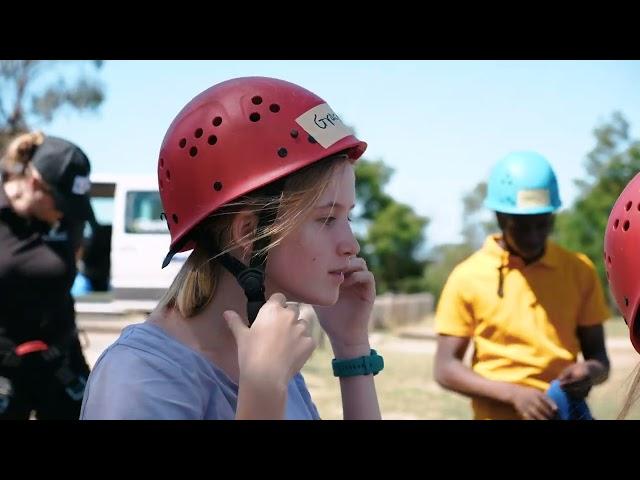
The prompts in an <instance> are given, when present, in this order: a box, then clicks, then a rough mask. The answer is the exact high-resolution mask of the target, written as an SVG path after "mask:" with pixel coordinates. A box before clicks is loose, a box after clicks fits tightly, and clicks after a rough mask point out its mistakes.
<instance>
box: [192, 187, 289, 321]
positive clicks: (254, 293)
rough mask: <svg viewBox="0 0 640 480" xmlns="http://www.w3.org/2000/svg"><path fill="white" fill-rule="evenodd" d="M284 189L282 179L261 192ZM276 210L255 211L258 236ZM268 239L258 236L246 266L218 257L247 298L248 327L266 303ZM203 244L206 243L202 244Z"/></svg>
mask: <svg viewBox="0 0 640 480" xmlns="http://www.w3.org/2000/svg"><path fill="white" fill-rule="evenodd" d="M283 190H284V180H280V181H276V182H274V183H272V184H271V185H269V186H268V188H267V189H263V191H262V193H263V194H264V195H267V196H272V197H275V196H278V195H280V194H281V193H282V191H283ZM277 213H278V211H277V209H276V208H268V209H264V210H261V211H260V212H258V225H257V228H256V231H257V232H258V234H259V235H261V234H262V233H263V232H264V231H265V229H266V228H268V227H269V226H271V225H273V222H275V220H276V216H277ZM270 241H271V238H270V237H269V236H265V237H261V238H260V239H258V240H256V241H255V242H254V243H253V252H252V254H251V260H250V261H249V266H246V265H245V264H244V263H242V262H241V261H240V260H238V259H237V258H235V257H233V256H232V255H230V254H229V253H223V254H222V255H220V256H219V257H217V259H218V261H219V262H220V264H221V265H222V266H223V267H224V268H226V269H227V270H228V271H229V273H231V274H232V275H233V276H234V277H235V278H236V280H237V281H238V283H239V284H240V286H241V287H242V290H243V291H244V294H245V296H246V297H247V319H248V320H249V326H251V325H253V322H254V320H255V319H256V317H257V316H258V312H259V311H260V309H261V308H262V306H263V305H264V304H265V303H266V302H267V301H266V299H265V296H264V280H265V274H264V272H265V269H266V267H267V252H265V248H266V247H267V246H268V245H269V243H270ZM202 244H203V245H206V241H204V242H202Z"/></svg>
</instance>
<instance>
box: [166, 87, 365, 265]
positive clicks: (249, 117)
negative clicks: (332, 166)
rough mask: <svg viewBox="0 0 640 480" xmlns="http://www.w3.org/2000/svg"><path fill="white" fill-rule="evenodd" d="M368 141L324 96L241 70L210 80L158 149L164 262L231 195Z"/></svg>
mask: <svg viewBox="0 0 640 480" xmlns="http://www.w3.org/2000/svg"><path fill="white" fill-rule="evenodd" d="M366 147H367V144H366V143H365V142H362V141H360V140H358V139H357V138H356V137H355V136H354V135H353V133H352V131H351V130H350V129H349V128H347V127H346V126H345V125H344V124H343V123H342V121H341V120H340V118H339V117H338V116H337V115H336V114H335V113H334V112H333V110H331V108H330V107H329V105H327V103H326V102H325V101H324V100H322V99H321V98H320V97H318V96H317V95H315V94H313V93H311V92H310V91H308V90H306V89H304V88H302V87H299V86H298V85H295V84H293V83H289V82H285V81H283V80H277V79H274V78H266V77H245V78H236V79H232V80H228V81H226V82H222V83H219V84H217V85H214V86H212V87H210V88H209V89H207V90H205V91H204V92H202V93H201V94H199V95H198V96H196V97H195V98H194V99H193V100H191V101H190V102H189V103H188V104H187V105H186V106H185V107H184V108H183V109H182V111H181V112H180V113H179V114H178V115H177V117H176V118H175V119H174V120H173V122H172V123H171V126H170V127H169V130H168V131H167V133H166V135H165V137H164V140H163V142H162V147H161V149H160V155H159V158H158V186H159V189H160V197H161V199H162V206H163V210H164V213H165V216H166V219H167V223H168V225H169V231H170V233H171V250H170V252H169V255H168V256H167V259H165V264H166V263H168V261H169V260H170V258H171V256H173V254H175V253H177V252H182V251H185V250H188V249H190V248H193V246H194V244H193V241H192V240H191V239H189V234H190V233H191V232H192V231H193V229H194V228H195V227H196V226H197V225H198V224H199V223H200V222H201V221H202V220H203V219H205V218H206V217H207V216H209V215H210V214H211V213H212V212H214V211H215V210H217V209H218V208H220V207H221V206H223V205H225V204H226V203H228V202H229V201H231V200H233V199H235V198H237V197H240V196H242V195H244V194H246V193H248V192H250V191H252V190H255V189H257V188H259V187H262V186H264V185H267V184H269V183H271V182H273V181H275V180H277V179H280V178H282V177H285V176H286V175H288V174H290V173H292V172H295V171H296V170H299V169H301V168H303V167H305V166H307V165H309V164H312V163H314V162H316V161H318V160H321V159H323V158H325V157H327V156H330V155H332V154H335V153H338V152H342V151H346V153H347V155H348V156H349V157H350V158H351V159H354V160H355V159H357V158H359V157H360V156H361V155H362V154H363V153H364V151H365V149H366ZM187 240H189V241H187ZM185 241H186V243H185Z"/></svg>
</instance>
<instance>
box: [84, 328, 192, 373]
mask: <svg viewBox="0 0 640 480" xmlns="http://www.w3.org/2000/svg"><path fill="white" fill-rule="evenodd" d="M175 350H176V348H175V346H174V345H173V344H172V342H171V341H170V339H169V338H166V337H165V335H163V334H162V333H161V332H159V331H157V330H156V329H155V328H154V327H151V326H149V325H148V324H145V323H139V324H133V325H129V326H127V327H125V328H124V329H123V330H122V332H121V334H120V337H118V339H117V340H116V341H115V342H114V343H113V344H111V345H110V346H109V347H108V348H107V349H106V350H105V351H104V352H103V353H102V355H101V356H100V358H99V359H98V361H97V362H96V366H95V367H94V368H104V366H105V364H108V365H109V367H110V368H111V369H118V370H120V369H122V370H125V371H126V370H128V371H129V372H130V373H131V375H130V376H132V375H134V374H135V373H136V372H138V373H140V372H141V371H144V370H150V369H151V370H156V371H161V372H165V373H170V372H172V371H174V370H176V369H178V370H189V369H188V368H185V366H184V363H185V362H186V361H188V358H189V357H188V356H186V355H182V356H181V355H180V354H177V353H175Z"/></svg>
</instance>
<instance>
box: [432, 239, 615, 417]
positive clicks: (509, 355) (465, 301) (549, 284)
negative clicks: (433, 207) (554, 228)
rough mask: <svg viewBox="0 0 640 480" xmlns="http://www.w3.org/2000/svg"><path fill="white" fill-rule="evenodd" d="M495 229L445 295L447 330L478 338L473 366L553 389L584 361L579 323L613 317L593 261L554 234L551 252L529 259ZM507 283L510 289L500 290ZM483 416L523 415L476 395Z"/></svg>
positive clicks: (441, 311) (439, 316)
mask: <svg viewBox="0 0 640 480" xmlns="http://www.w3.org/2000/svg"><path fill="white" fill-rule="evenodd" d="M499 238H500V237H499V236H497V235H496V236H489V237H488V238H487V239H486V241H485V243H484V245H483V247H482V248H481V249H480V250H478V251H477V252H475V253H474V254H473V255H471V256H470V257H469V258H467V259H466V260H465V261H463V262H462V263H460V264H459V265H457V266H456V268H455V269H454V270H453V272H451V275H450V276H449V278H448V279H447V283H446V284H445V286H444V289H443V291H442V295H441V296H440V300H439V302H438V308H437V311H436V318H435V326H436V331H437V332H438V333H439V334H445V335H453V336H458V337H468V338H472V340H473V344H474V349H475V350H474V356H473V361H472V367H473V370H474V371H475V372H476V373H477V374H479V375H482V376H483V377H485V378H488V379H490V380H498V381H503V382H511V383H517V384H520V385H526V386H530V387H535V388H539V389H540V390H546V389H547V388H548V387H549V384H550V383H551V381H552V380H553V379H554V378H556V377H557V376H558V374H559V373H560V372H561V371H562V370H563V369H564V368H565V367H567V366H568V365H570V364H571V363H573V362H575V361H576V357H577V355H578V353H579V351H580V343H579V340H578V337H577V334H576V329H577V327H578V326H589V325H598V324H601V323H603V322H604V321H605V320H606V319H608V318H609V317H610V313H609V310H608V309H607V306H606V302H605V298H604V294H603V291H602V287H601V285H600V281H599V279H598V276H597V274H596V270H595V268H594V266H593V263H591V261H590V260H589V259H588V258H587V257H586V256H585V255H583V254H580V253H573V252H570V251H569V250H566V249H564V248H562V247H560V246H559V245H557V244H555V243H554V242H552V241H547V247H546V251H545V254H544V255H543V256H542V258H540V259H539V260H537V261H536V262H534V263H532V264H530V265H525V264H524V262H523V261H522V259H520V258H519V257H517V256H515V255H510V254H509V252H507V251H506V250H504V249H503V248H502V247H500V245H499V244H498V243H497V240H498V239H499ZM501 283H502V288H501V290H502V292H501V293H502V296H500V295H499V290H500V284H501ZM472 406H473V410H474V415H475V418H477V419H491V418H493V419H516V418H519V416H518V415H517V413H516V411H515V410H514V409H513V408H512V407H511V406H510V405H507V404H503V403H500V402H496V401H493V400H489V399H484V398H474V399H473V400H472Z"/></svg>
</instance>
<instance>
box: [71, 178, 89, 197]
mask: <svg viewBox="0 0 640 480" xmlns="http://www.w3.org/2000/svg"><path fill="white" fill-rule="evenodd" d="M89 190H91V181H90V180H89V177H81V176H80V175H77V176H76V178H74V179H73V187H71V191H72V192H73V193H75V194H76V195H84V194H85V193H87V192H88V191H89Z"/></svg>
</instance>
